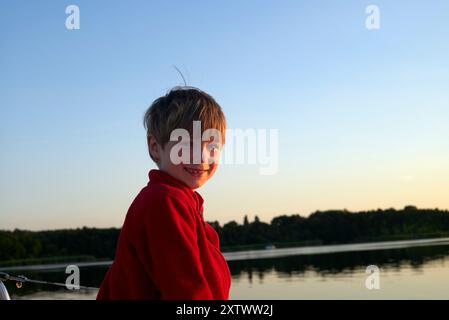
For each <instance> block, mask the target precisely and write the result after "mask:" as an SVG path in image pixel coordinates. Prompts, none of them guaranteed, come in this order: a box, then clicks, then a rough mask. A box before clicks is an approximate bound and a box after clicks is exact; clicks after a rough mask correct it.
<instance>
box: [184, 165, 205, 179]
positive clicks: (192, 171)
mask: <svg viewBox="0 0 449 320" xmlns="http://www.w3.org/2000/svg"><path fill="white" fill-rule="evenodd" d="M184 171H186V172H187V173H189V174H191V175H192V176H194V177H201V176H202V175H203V174H204V173H206V172H208V171H209V169H207V170H206V169H197V168H189V167H184Z"/></svg>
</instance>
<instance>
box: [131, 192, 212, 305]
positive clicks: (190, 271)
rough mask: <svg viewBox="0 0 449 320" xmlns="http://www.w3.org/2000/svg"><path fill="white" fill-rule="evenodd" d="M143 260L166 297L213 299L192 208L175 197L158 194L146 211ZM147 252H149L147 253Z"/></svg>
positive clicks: (172, 298)
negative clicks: (201, 256)
mask: <svg viewBox="0 0 449 320" xmlns="http://www.w3.org/2000/svg"><path fill="white" fill-rule="evenodd" d="M144 221H145V223H144V226H143V233H144V239H143V240H144V241H143V242H144V243H143V245H144V246H145V248H143V249H142V250H138V251H140V252H141V253H142V255H143V263H144V264H145V263H148V261H151V263H150V266H148V268H147V270H149V272H150V275H149V276H150V278H151V279H152V280H153V281H154V283H155V284H156V286H157V287H158V289H159V291H160V295H161V296H160V298H161V299H165V300H207V299H213V296H212V293H211V290H210V288H209V285H208V283H207V281H206V279H205V277H204V273H203V267H202V264H201V260H200V254H199V249H198V244H197V233H196V225H195V224H196V222H195V218H194V217H193V216H192V213H191V211H190V210H189V209H188V208H187V206H186V205H185V204H183V203H182V202H181V200H178V199H177V198H175V197H172V196H169V195H167V194H165V195H164V196H161V197H158V201H157V205H156V206H154V207H153V206H152V208H150V209H148V211H147V212H145V219H144ZM147 255H148V256H147Z"/></svg>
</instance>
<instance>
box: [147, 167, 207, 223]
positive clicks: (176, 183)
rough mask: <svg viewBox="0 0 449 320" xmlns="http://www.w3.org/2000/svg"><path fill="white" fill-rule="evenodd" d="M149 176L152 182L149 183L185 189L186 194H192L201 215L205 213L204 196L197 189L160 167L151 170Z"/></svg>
mask: <svg viewBox="0 0 449 320" xmlns="http://www.w3.org/2000/svg"><path fill="white" fill-rule="evenodd" d="M148 178H149V179H150V182H148V184H150V183H151V184H153V183H154V184H166V185H169V186H172V187H175V188H179V189H181V190H183V191H184V192H185V193H186V194H188V195H190V196H191V197H192V198H193V199H194V201H195V202H196V204H197V208H198V209H199V212H200V214H201V216H202V215H203V203H204V199H203V197H201V195H200V194H199V193H198V192H196V191H195V190H192V189H191V188H190V187H189V186H188V185H186V184H185V183H184V182H182V181H180V180H178V179H176V178H174V177H172V176H171V175H170V174H168V173H167V172H165V171H162V170H158V169H152V170H150V172H149V173H148Z"/></svg>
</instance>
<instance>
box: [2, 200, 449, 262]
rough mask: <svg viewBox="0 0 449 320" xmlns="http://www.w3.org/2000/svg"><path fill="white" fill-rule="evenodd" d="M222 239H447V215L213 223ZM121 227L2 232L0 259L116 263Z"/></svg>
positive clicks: (408, 210) (381, 213)
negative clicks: (88, 259) (79, 258)
mask: <svg viewBox="0 0 449 320" xmlns="http://www.w3.org/2000/svg"><path fill="white" fill-rule="evenodd" d="M209 223H210V224H211V225H212V226H213V227H214V229H215V230H216V231H217V233H218V234H219V236H220V244H221V247H222V248H232V247H234V248H235V247H237V246H240V247H242V246H243V247H244V246H254V245H262V246H263V245H266V244H276V245H282V244H288V243H290V244H292V243H304V244H307V243H319V244H339V243H351V242H364V241H381V240H395V239H412V238H425V237H442V236H449V211H447V210H439V209H418V208H416V207H414V206H407V207H405V208H404V209H402V210H395V209H386V210H381V209H378V210H372V211H362V212H349V211H347V210H330V211H322V212H321V211H317V212H314V213H313V214H311V215H310V216H308V217H303V216H300V215H299V214H293V215H281V216H277V217H274V218H273V219H272V220H271V221H270V223H266V222H262V221H260V219H259V218H258V216H257V215H256V216H255V218H254V220H253V221H251V222H250V221H249V219H248V216H244V218H243V222H242V224H239V223H237V222H236V221H230V222H228V223H225V224H224V225H223V226H221V225H220V223H219V222H218V221H213V222H209ZM119 232H120V229H118V228H109V229H98V228H86V227H85V228H80V229H66V230H52V231H26V230H18V229H16V230H13V231H6V230H3V231H0V261H3V262H4V261H11V260H21V259H33V258H46V257H58V256H64V257H70V256H90V257H92V258H94V259H113V257H114V252H115V247H116V244H117V240H118V236H119Z"/></svg>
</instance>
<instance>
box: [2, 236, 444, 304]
mask: <svg viewBox="0 0 449 320" xmlns="http://www.w3.org/2000/svg"><path fill="white" fill-rule="evenodd" d="M225 256H226V259H227V260H228V263H229V268H230V270H231V275H232V286H231V292H230V299H299V300H304V299H449V238H442V239H428V240H413V241H395V242H377V243H367V244H350V245H335V246H313V247H301V248H288V249H272V250H259V251H245V252H235V253H226V254H225ZM370 265H376V266H377V267H378V268H379V270H380V271H379V286H380V288H379V289H372V290H369V289H367V287H366V285H365V282H366V279H367V277H369V276H370V274H368V273H366V269H367V266H370ZM79 266H80V271H81V285H84V286H92V287H98V286H99V285H100V282H101V280H102V279H103V277H104V274H105V272H106V270H107V263H104V265H92V264H84V265H83V264H79ZM64 269H65V265H57V266H48V265H46V266H40V267H38V268H36V267H33V268H31V269H30V268H28V269H26V268H22V269H16V270H2V271H5V272H8V273H9V274H11V275H19V274H23V275H25V276H26V277H28V278H30V279H36V280H45V281H52V282H65V277H66V276H67V275H66V274H65V272H64ZM6 285H7V288H8V290H9V292H10V295H11V297H12V298H13V299H95V296H96V293H97V291H96V290H92V289H89V290H76V291H69V290H67V289H58V288H53V287H51V286H48V285H40V284H39V285H37V284H28V283H25V284H23V287H22V288H20V289H18V288H16V287H15V284H14V283H12V282H11V281H8V282H6Z"/></svg>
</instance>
